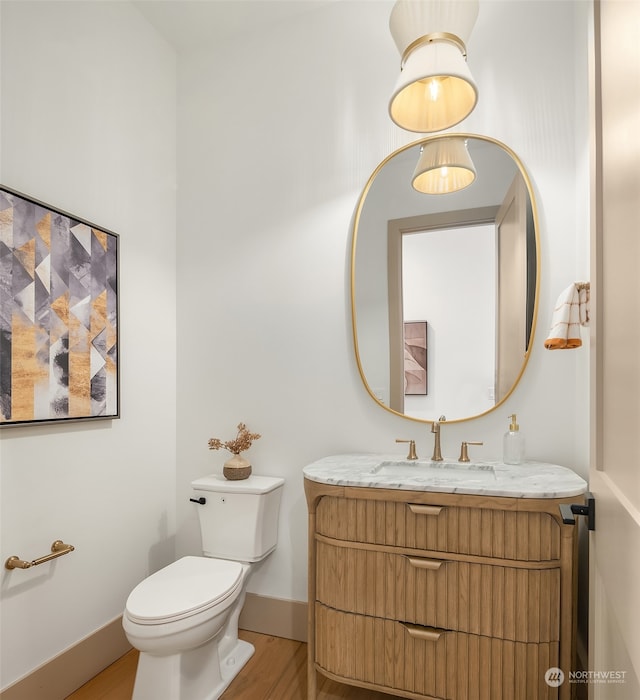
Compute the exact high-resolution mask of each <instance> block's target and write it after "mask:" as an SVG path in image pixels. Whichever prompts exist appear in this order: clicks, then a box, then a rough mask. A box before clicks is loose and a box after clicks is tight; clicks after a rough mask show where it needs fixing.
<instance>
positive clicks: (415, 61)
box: [389, 0, 479, 133]
mask: <svg viewBox="0 0 640 700" xmlns="http://www.w3.org/2000/svg"><path fill="white" fill-rule="evenodd" d="M478 4H479V0H398V2H396V4H395V5H394V6H393V9H392V10H391V16H390V19H389V28H390V30H391V34H392V36H393V39H394V41H395V43H396V46H397V47H398V51H399V52H400V54H401V56H402V60H401V72H400V76H399V78H398V80H397V82H396V85H395V89H394V91H393V94H392V96H391V100H390V102H389V115H390V116H391V119H392V120H393V121H394V122H395V123H396V124H397V125H398V126H399V127H401V128H403V129H406V130H407V131H417V132H423V133H424V132H427V133H429V132H433V131H442V130H443V129H448V128H449V127H451V126H454V125H455V124H458V123H459V122H461V121H462V120H463V119H464V118H465V117H467V116H468V115H469V114H470V113H471V112H472V111H473V108H474V107H475V106H476V102H477V100H478V90H477V87H476V84H475V82H474V80H473V77H472V75H471V71H470V70H469V67H468V66H467V62H466V42H467V41H468V40H469V36H470V35H471V31H472V29H473V26H474V24H475V22H476V19H477V17H478Z"/></svg>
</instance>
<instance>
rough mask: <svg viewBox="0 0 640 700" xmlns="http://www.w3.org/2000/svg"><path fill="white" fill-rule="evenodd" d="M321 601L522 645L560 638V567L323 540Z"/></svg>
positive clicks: (320, 544)
mask: <svg viewBox="0 0 640 700" xmlns="http://www.w3.org/2000/svg"><path fill="white" fill-rule="evenodd" d="M316 556H317V568H316V598H317V600H318V601H320V602H321V603H324V604H325V605H328V606H330V607H332V608H336V609H338V610H343V611H347V612H353V613H359V614H362V615H370V616H373V617H383V618H390V619H395V620H404V621H405V622H411V623H415V624H419V625H427V626H433V627H444V628H446V629H451V630H459V631H461V632H469V633H471V634H478V635H484V636H488V637H498V638H501V639H510V640H512V641H520V642H549V641H557V640H558V639H559V638H560V622H559V608H560V605H559V602H560V569H558V568H545V569H528V568H516V567H508V566H494V565H491V564H481V563H476V562H466V561H454V560H446V559H436V558H427V557H416V556H406V555H403V554H393V553H389V552H378V551H375V550H373V549H367V548H354V547H346V546H341V545H334V544H331V543H327V542H323V541H318V542H317V554H316Z"/></svg>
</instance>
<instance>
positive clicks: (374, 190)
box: [351, 133, 540, 423]
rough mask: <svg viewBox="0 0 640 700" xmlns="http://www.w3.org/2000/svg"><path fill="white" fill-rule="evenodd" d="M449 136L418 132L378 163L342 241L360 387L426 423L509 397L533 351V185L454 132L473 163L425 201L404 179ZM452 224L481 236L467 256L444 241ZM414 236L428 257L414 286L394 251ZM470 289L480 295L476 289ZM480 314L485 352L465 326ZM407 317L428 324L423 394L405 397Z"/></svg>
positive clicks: (477, 411) (519, 168)
mask: <svg viewBox="0 0 640 700" xmlns="http://www.w3.org/2000/svg"><path fill="white" fill-rule="evenodd" d="M450 136H451V134H444V135H435V136H430V137H426V138H424V139H421V140H419V141H416V142H414V143H412V144H409V145H407V146H404V147H402V148H400V149H398V150H397V151H395V152H394V153H392V154H391V155H390V156H388V157H387V158H385V160H384V161H383V162H382V163H380V165H379V166H378V167H377V168H376V169H375V171H374V172H373V174H372V175H371V177H370V178H369V181H368V182H367V184H366V186H365V188H364V190H363V193H362V196H361V198H360V200H359V202H358V205H357V208H356V212H355V216H354V229H353V239H352V248H351V305H352V322H353V337H354V349H355V354H356V361H357V364H358V369H359V372H360V375H361V377H362V380H363V383H364V386H365V388H366V390H367V391H368V393H369V394H370V395H371V396H372V398H374V399H375V400H376V402H377V403H379V404H380V405H382V406H383V407H384V408H385V409H387V410H388V411H391V412H392V413H395V414H397V415H402V416H405V417H407V418H410V419H412V420H418V421H422V422H427V423H430V422H432V421H433V420H434V419H436V418H437V417H438V416H439V415H441V414H444V415H446V416H447V420H448V421H460V420H468V419H470V418H474V417H477V416H479V415H484V414H485V413H488V412H490V411H493V410H495V408H497V407H498V406H499V405H501V404H502V403H503V402H504V401H505V400H506V399H507V398H508V397H509V395H510V394H511V393H512V392H513V390H514V389H515V387H516V386H517V384H518V382H519V380H520V378H521V376H522V373H523V372H524V370H525V367H526V364H527V361H528V358H529V354H530V351H531V348H532V346H533V339H534V334H535V326H536V317H537V308H538V296H539V276H540V244H539V236H538V223H537V209H536V204H535V200H534V196H533V189H532V186H531V182H530V180H529V177H528V175H527V173H526V171H525V169H524V166H523V165H522V163H521V162H520V160H519V159H518V157H517V155H516V154H515V153H514V152H513V151H512V150H511V149H510V148H509V147H508V146H506V145H504V144H502V143H500V142H499V141H496V140H495V139H491V138H489V137H485V136H478V135H474V134H463V133H460V134H456V136H458V137H461V138H463V139H466V140H467V144H468V150H469V154H470V157H471V158H472V159H473V164H474V167H475V170H476V179H475V181H474V183H473V185H472V186H471V187H467V188H465V189H463V190H459V191H457V192H453V193H450V194H447V195H443V196H425V195H424V194H422V193H419V192H417V191H416V190H415V189H413V187H412V186H411V177H412V173H413V171H414V170H415V164H416V161H417V160H418V158H419V156H420V149H421V147H422V146H426V145H428V144H430V143H431V142H434V141H437V140H441V139H445V138H449V137H450ZM461 227H462V228H464V229H466V230H468V231H469V233H468V234H465V235H469V236H472V237H473V235H474V234H473V230H474V227H477V231H478V232H480V230H481V229H482V230H483V231H488V233H483V234H482V240H483V241H484V243H482V244H481V245H482V246H485V247H484V248H480V249H479V250H478V251H476V252H473V253H472V252H471V250H472V245H473V246H475V245H476V241H475V240H473V241H472V243H469V244H467V243H455V242H454V241H456V240H458V239H456V236H458V235H461V234H459V233H456V232H457V231H459V229H460V228H461ZM430 232H432V233H430ZM416 234H419V235H416ZM418 238H421V239H425V242H426V243H427V245H425V250H427V249H428V253H426V255H427V257H426V258H424V263H423V264H424V267H423V268H422V273H421V272H420V268H419V267H418V269H417V272H412V275H413V274H416V275H417V278H418V279H419V278H420V276H422V278H423V281H424V280H429V281H430V286H427V285H424V290H423V289H420V290H415V291H414V290H410V289H406V288H405V286H404V284H405V283H407V284H409V282H408V279H409V278H408V277H407V279H406V280H405V279H404V277H403V274H407V273H406V272H404V273H403V269H404V270H408V268H407V267H406V264H407V263H408V262H411V266H412V268H416V263H417V260H416V253H414V252H411V253H408V254H409V255H410V256H411V257H410V258H408V259H406V260H403V255H404V254H403V252H402V251H403V249H404V250H406V251H415V250H416V246H414V245H406V246H405V245H404V244H403V241H406V242H407V243H408V242H410V241H411V242H413V240H414V239H415V241H416V243H417V242H418ZM475 238H477V239H478V244H480V243H479V240H480V239H479V236H476V237H475ZM431 239H432V240H431ZM470 240H471V239H470ZM487 261H490V262H487ZM403 262H404V265H403ZM461 275H462V277H461ZM436 279H437V280H438V282H437V284H436V283H435V280H436ZM474 279H476V280H477V281H475V282H474ZM480 285H481V286H482V288H483V290H484V289H486V290H489V296H488V297H487V296H486V294H485V296H481V295H480V294H479V289H480ZM490 290H494V291H493V292H491V291H490ZM481 299H482V301H481ZM416 300H419V301H420V304H421V306H416ZM409 302H410V306H411V308H409V306H408V305H407V304H409ZM474 305H479V306H474ZM480 318H482V324H481V325H482V331H481V332H482V336H483V340H482V342H483V343H485V342H486V347H492V348H493V349H492V350H491V351H490V353H489V354H486V352H485V351H484V350H483V353H482V355H481V353H480V351H479V348H480V340H481V339H480V336H479V334H478V333H479V331H478V330H477V329H476V328H475V327H474V326H477V322H478V319H480ZM418 320H419V321H426V327H427V373H428V381H427V385H428V394H427V395H425V396H414V395H411V396H409V395H407V394H406V393H405V391H404V374H403V371H404V364H403V360H404V347H403V341H402V336H403V324H404V323H405V322H410V321H418ZM485 336H488V340H486V341H485V340H484V338H485ZM484 347H485V345H483V348H484ZM449 348H452V349H451V350H449ZM481 357H483V358H485V359H484V360H482V362H483V363H484V364H482V366H481V367H480V361H481ZM476 367H479V369H478V370H476V369H475V368H476ZM455 382H459V385H458V386H456V385H455ZM472 395H473V396H474V397H481V400H475V399H474V400H473V401H471V400H470V397H471V396H472Z"/></svg>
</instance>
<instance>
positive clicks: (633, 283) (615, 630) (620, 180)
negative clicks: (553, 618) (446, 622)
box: [589, 0, 640, 700]
mask: <svg viewBox="0 0 640 700" xmlns="http://www.w3.org/2000/svg"><path fill="white" fill-rule="evenodd" d="M594 35H595V45H596V55H595V58H596V60H595V62H594V66H593V68H594V71H593V73H592V85H595V86H596V100H595V110H594V111H595V113H594V115H593V116H594V119H593V122H592V134H593V135H594V139H593V145H594V149H593V153H594V156H595V168H594V177H593V180H592V185H593V186H592V194H593V202H594V207H593V208H592V215H593V226H592V278H591V282H592V287H591V288H592V302H593V304H594V305H595V306H594V312H595V313H594V316H595V325H594V327H593V328H592V336H591V337H592V343H593V346H592V348H591V358H592V359H591V363H592V367H591V378H592V389H591V391H592V396H591V398H592V419H591V429H592V430H591V433H592V444H591V468H590V489H591V491H592V492H593V494H594V496H595V499H596V530H595V532H594V533H592V534H591V536H590V538H591V541H590V620H589V665H590V672H591V678H590V679H589V680H590V682H589V697H590V698H591V699H592V700H638V698H640V2H638V1H635V0H601V2H597V1H596V4H595V32H594ZM598 90H599V91H600V95H598V92H597V91H598Z"/></svg>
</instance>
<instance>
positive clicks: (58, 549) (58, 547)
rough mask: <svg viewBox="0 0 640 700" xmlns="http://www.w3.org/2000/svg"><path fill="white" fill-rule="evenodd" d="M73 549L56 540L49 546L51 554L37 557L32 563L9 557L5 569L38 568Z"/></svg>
mask: <svg viewBox="0 0 640 700" xmlns="http://www.w3.org/2000/svg"><path fill="white" fill-rule="evenodd" d="M74 549H75V547H74V546H73V545H72V544H65V543H64V542H63V541H62V540H56V541H55V542H54V543H53V544H52V545H51V554H45V555H44V556H43V557H38V559H34V560H33V561H24V560H23V559H20V557H15V556H14V557H9V558H8V559H7V561H5V563H4V568H5V569H30V568H31V567H32V566H38V564H44V563H45V561H51V560H52V559H56V558H57V557H61V556H62V555H63V554H69V552H73V550H74Z"/></svg>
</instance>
